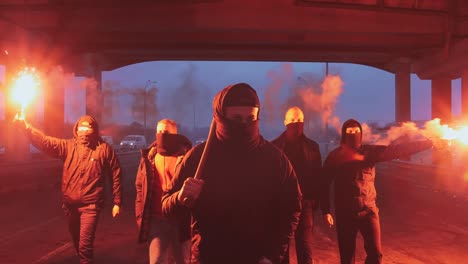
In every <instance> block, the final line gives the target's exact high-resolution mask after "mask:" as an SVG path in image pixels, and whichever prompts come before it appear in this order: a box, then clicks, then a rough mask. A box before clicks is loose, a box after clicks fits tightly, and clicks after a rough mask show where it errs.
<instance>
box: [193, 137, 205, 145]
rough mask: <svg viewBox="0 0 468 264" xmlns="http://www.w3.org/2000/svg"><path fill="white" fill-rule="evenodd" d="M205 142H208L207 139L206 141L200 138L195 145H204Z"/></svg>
mask: <svg viewBox="0 0 468 264" xmlns="http://www.w3.org/2000/svg"><path fill="white" fill-rule="evenodd" d="M205 141H206V139H204V138H199V139H197V140H195V144H194V145H198V144H201V143H203V142H205Z"/></svg>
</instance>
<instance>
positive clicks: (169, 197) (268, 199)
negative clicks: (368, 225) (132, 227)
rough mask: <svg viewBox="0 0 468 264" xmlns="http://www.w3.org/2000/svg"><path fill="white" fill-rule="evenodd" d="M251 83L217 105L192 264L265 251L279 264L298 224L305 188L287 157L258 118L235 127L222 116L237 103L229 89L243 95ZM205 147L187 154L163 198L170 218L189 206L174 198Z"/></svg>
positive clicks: (195, 216)
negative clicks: (260, 129)
mask: <svg viewBox="0 0 468 264" xmlns="http://www.w3.org/2000/svg"><path fill="white" fill-rule="evenodd" d="M240 86H243V88H239V87H240ZM246 86H248V85H247V84H238V85H234V86H228V87H226V88H225V89H223V90H222V91H221V92H220V93H218V95H217V96H216V97H215V99H214V102H213V110H214V115H215V116H214V122H215V125H216V136H214V137H212V138H210V139H209V140H214V142H212V143H213V145H212V147H213V149H212V150H210V152H209V156H208V157H206V158H207V164H206V165H205V167H204V172H203V174H202V175H201V178H202V179H203V180H204V181H205V184H204V186H203V188H202V191H201V193H200V196H199V198H198V200H197V201H196V203H195V205H194V207H193V209H191V213H192V250H191V253H192V254H191V255H192V262H191V263H236V264H238V263H246V264H249V263H258V261H259V260H260V259H261V257H263V256H264V257H267V258H268V259H270V260H272V261H273V263H280V261H281V260H282V259H283V258H284V255H285V254H286V250H287V247H288V242H289V240H290V238H291V237H292V236H293V234H294V231H295V229H296V226H297V223H298V219H299V214H300V210H301V192H300V188H299V185H298V182H297V178H296V176H295V173H294V170H293V168H292V166H291V164H290V163H289V161H288V159H287V158H286V156H285V155H284V154H283V153H282V152H281V151H280V150H279V149H278V148H276V147H275V146H274V145H273V144H271V143H269V142H268V141H266V140H265V139H263V137H262V136H261V135H260V134H259V133H258V123H257V122H255V121H253V122H250V123H249V124H247V125H241V126H239V127H233V126H235V124H233V123H230V122H229V120H227V119H226V118H225V114H224V112H225V107H226V106H236V105H237V103H238V101H236V100H234V101H236V102H233V101H232V99H235V98H232V97H231V98H230V95H229V93H230V92H233V93H236V94H238V95H239V94H244V95H243V96H242V98H244V99H248V98H246V97H248V96H252V92H253V93H255V91H254V90H253V89H252V88H251V87H250V86H248V87H246ZM231 89H242V90H243V91H236V92H234V91H232V90H231ZM255 96H256V94H255ZM253 99H255V98H253ZM252 102H253V103H254V104H255V102H256V100H250V101H249V100H247V101H244V102H240V103H242V104H243V105H244V106H249V105H251V104H252ZM233 131H236V134H232V132H233ZM237 133H239V134H237ZM239 135H243V136H239ZM205 144H206V143H203V144H200V145H197V146H195V147H194V148H192V150H190V151H189V152H188V153H187V154H186V155H185V157H184V159H183V161H182V164H181V166H180V171H179V173H176V175H175V178H174V181H173V184H174V186H173V188H172V189H170V190H169V191H168V192H166V193H165V194H164V195H163V213H165V214H166V215H168V216H171V215H177V214H179V213H181V212H183V211H184V210H187V208H186V207H185V206H183V205H181V204H180V203H179V202H178V200H177V195H178V193H179V190H180V189H181V187H182V185H183V183H184V181H185V179H187V178H188V177H193V175H194V174H195V171H196V169H197V165H198V163H199V162H200V158H201V156H202V152H203V149H204V145H205ZM210 144H211V143H210Z"/></svg>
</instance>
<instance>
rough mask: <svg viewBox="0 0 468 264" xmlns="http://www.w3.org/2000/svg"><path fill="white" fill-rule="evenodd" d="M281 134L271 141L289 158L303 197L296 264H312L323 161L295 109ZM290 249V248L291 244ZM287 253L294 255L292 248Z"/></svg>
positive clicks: (296, 243) (288, 112)
mask: <svg viewBox="0 0 468 264" xmlns="http://www.w3.org/2000/svg"><path fill="white" fill-rule="evenodd" d="M284 125H285V126H286V131H284V132H283V133H282V134H281V135H280V136H279V137H278V138H276V139H275V140H273V141H272V143H273V144H275V145H276V146H277V147H278V148H280V149H281V150H283V152H284V153H285V154H286V156H287V157H288V159H289V161H290V162H291V164H292V165H293V167H294V171H295V172H296V175H297V179H298V180H299V185H300V186H301V191H302V195H303V199H302V213H301V218H300V220H299V226H298V227H297V231H296V236H295V245H296V248H295V252H293V253H295V254H296V255H297V263H298V264H311V263H313V259H312V239H313V238H312V229H313V224H314V218H313V210H314V209H315V208H317V207H318V205H319V204H318V203H319V198H320V185H321V184H320V181H321V179H322V176H321V169H322V159H321V156H320V148H319V145H318V144H317V142H315V141H313V140H311V139H309V138H308V137H306V135H304V113H303V112H302V110H301V109H300V108H299V107H297V106H294V107H291V108H289V109H288V111H286V114H285V117H284ZM291 245H292V244H291ZM290 250H292V251H294V248H293V247H291V248H290Z"/></svg>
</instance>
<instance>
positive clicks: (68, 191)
mask: <svg viewBox="0 0 468 264" xmlns="http://www.w3.org/2000/svg"><path fill="white" fill-rule="evenodd" d="M85 117H87V118H88V119H89V120H92V122H91V126H92V127H93V129H94V134H93V136H94V141H93V143H92V144H91V145H90V146H84V145H81V144H79V143H78V140H77V133H76V132H77V127H78V122H77V123H76V124H75V126H74V127H73V135H74V137H73V138H71V139H60V138H55V137H50V136H46V135H45V134H43V133H42V132H41V131H39V130H37V129H35V128H33V127H31V126H30V127H29V128H28V129H27V135H28V136H29V138H30V139H31V142H32V144H33V145H34V146H35V147H37V148H38V149H40V150H42V151H43V152H45V153H46V154H48V155H50V156H52V157H55V158H59V159H61V160H63V161H64V163H63V171H62V193H63V203H64V205H65V206H80V205H86V204H96V205H98V206H102V203H103V202H104V180H105V177H111V179H112V193H113V197H114V200H113V203H114V204H115V205H120V203H121V196H122V190H121V177H122V176H121V170H120V164H119V161H118V159H117V156H116V154H115V152H114V150H113V149H112V147H111V146H110V145H109V144H107V143H105V142H104V141H103V140H102V139H101V137H100V136H99V127H98V124H97V122H96V120H94V118H92V117H90V116H85Z"/></svg>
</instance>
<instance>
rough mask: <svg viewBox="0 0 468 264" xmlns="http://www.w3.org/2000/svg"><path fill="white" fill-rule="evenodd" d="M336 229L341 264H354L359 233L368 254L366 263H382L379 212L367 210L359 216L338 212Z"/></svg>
mask: <svg viewBox="0 0 468 264" xmlns="http://www.w3.org/2000/svg"><path fill="white" fill-rule="evenodd" d="M336 228H337V234H338V246H339V249H340V259H341V264H354V259H355V251H356V237H357V233H358V232H360V233H361V235H362V237H363V239H364V249H365V251H366V254H367V256H366V261H365V263H366V264H377V263H379V264H380V263H382V245H381V241H380V218H379V215H378V212H374V211H372V210H366V211H363V212H361V213H359V214H339V212H337V216H336Z"/></svg>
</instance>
